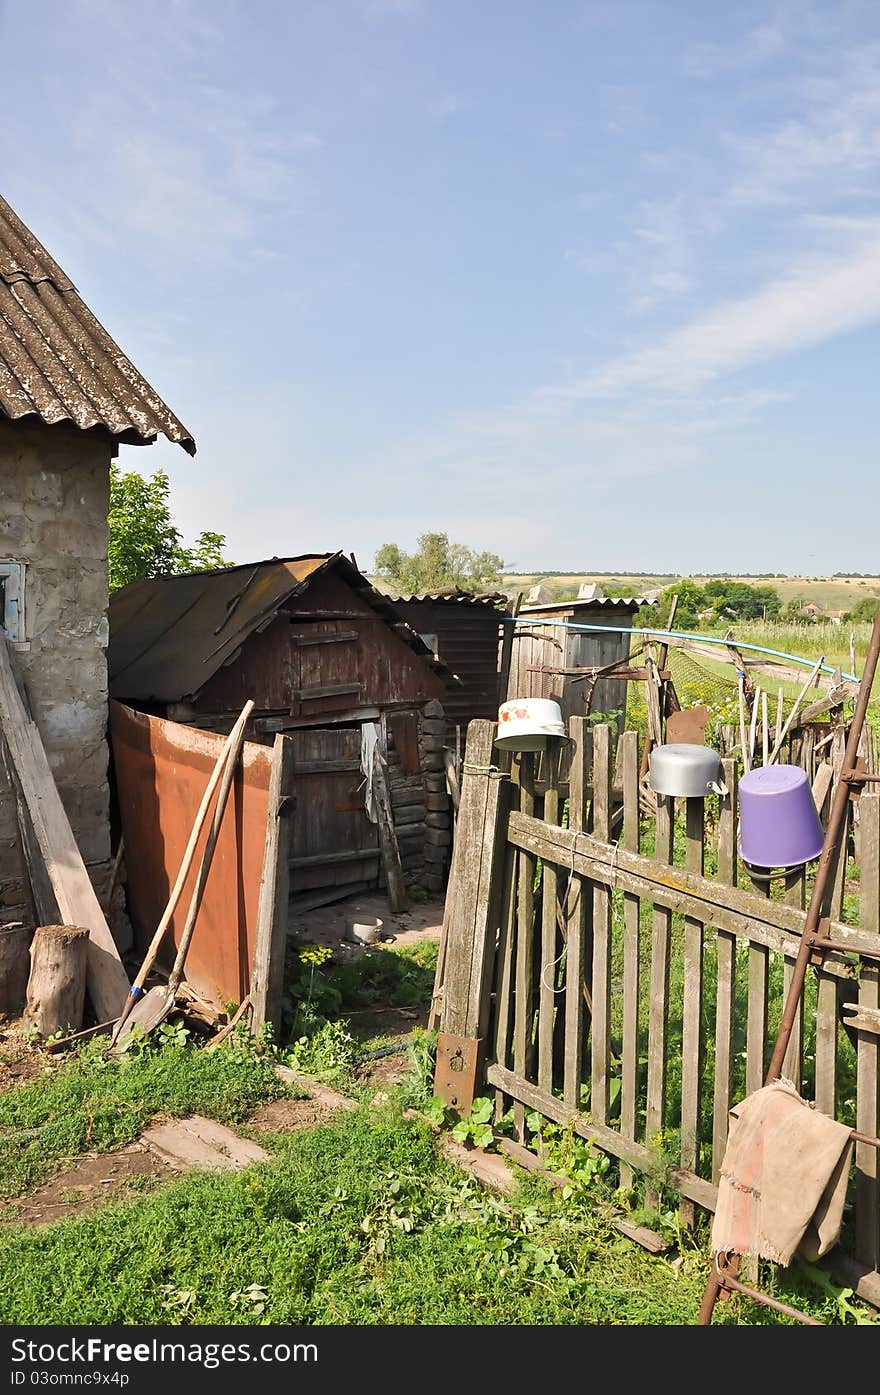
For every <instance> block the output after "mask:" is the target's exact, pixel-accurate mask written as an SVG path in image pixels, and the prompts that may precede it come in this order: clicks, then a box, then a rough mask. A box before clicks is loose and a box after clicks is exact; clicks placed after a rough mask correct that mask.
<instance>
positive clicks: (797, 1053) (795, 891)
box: [782, 868, 825, 1091]
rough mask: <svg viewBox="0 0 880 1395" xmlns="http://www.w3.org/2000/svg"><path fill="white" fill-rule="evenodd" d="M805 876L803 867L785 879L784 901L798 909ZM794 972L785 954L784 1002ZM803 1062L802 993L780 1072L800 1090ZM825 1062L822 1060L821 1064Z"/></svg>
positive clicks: (800, 903)
mask: <svg viewBox="0 0 880 1395" xmlns="http://www.w3.org/2000/svg"><path fill="white" fill-rule="evenodd" d="M806 886H807V877H806V872H805V871H804V870H803V868H802V869H801V870H800V871H799V872H794V873H793V874H792V876H790V877H787V878H786V880H785V893H784V894H785V902H786V905H788V906H795V907H797V909H798V910H799V911H802V910H803V909H804V904H805V896H806ZM793 973H794V958H793V957H792V956H791V955H788V954H787V955H786V956H785V958H784V960H783V969H782V1000H783V1002H785V1000H786V998H787V996H788V990H789V987H790V986H791V977H792V974H793ZM803 1063H804V1011H803V995H801V1001H800V1002H799V1003H798V1005H797V1012H796V1014H795V1019H794V1025H793V1026H792V1029H791V1040H790V1041H789V1043H788V1050H787V1051H786V1053H785V1059H784V1061H783V1063H782V1074H783V1075H784V1076H785V1078H786V1080H790V1081H791V1082H792V1084H793V1085H794V1086H795V1088H796V1089H797V1090H798V1091H800V1089H801V1085H802V1076H803ZM824 1064H825V1062H824V1061H823V1065H824ZM818 1069H819V1059H818V1056H817V1058H816V1070H817V1072H818Z"/></svg>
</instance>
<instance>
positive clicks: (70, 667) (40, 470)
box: [0, 423, 113, 919]
mask: <svg viewBox="0 0 880 1395" xmlns="http://www.w3.org/2000/svg"><path fill="white" fill-rule="evenodd" d="M112 453H113V447H112V443H111V442H110V441H102V440H100V439H98V438H95V437H91V436H88V435H85V434H83V433H81V432H77V431H74V430H69V429H67V428H65V427H53V428H46V427H28V428H25V429H22V428H19V427H15V426H12V425H11V424H9V423H0V560H3V561H6V560H10V561H17V562H25V563H26V564H27V573H26V582H25V615H24V624H25V634H24V641H25V642H24V644H19V645H17V646H16V654H15V658H14V662H15V663H16V666H17V668H18V670H19V672H20V673H21V674H22V675H23V677H24V680H25V684H26V687H27V692H28V696H29V699H30V702H31V708H32V711H33V715H34V718H35V720H36V723H37V726H38V727H39V729H40V733H41V735H42V738H43V742H44V744H45V746H46V750H47V753H48V756H49V762H50V764H51V766H52V770H53V773H54V775H55V779H56V781H57V784H58V788H59V790H60V792H61V797H62V800H63V801H64V806H65V808H66V810H67V813H68V816H69V818H70V822H71V825H72V827H73V831H74V834H75V836H76V839H77V842H78V844H79V848H80V851H81V853H82V855H83V858H84V860H85V862H86V864H87V865H88V864H91V865H92V866H93V868H94V871H95V874H96V876H95V880H96V881H98V882H100V880H101V879H102V878H101V868H100V866H99V865H100V864H102V863H106V861H107V859H108V858H109V856H110V830H109V788H108V783H107V766H108V748H107V738H106V730H107V661H106V647H107V617H106V608H107V505H108V494H109V467H110V459H111V455H112ZM15 826H16V825H15V804H14V800H13V797H12V793H11V790H10V789H9V786H8V784H7V781H6V777H5V774H4V773H3V771H2V769H0V918H2V919H9V918H10V917H11V916H12V914H13V913H14V911H15V910H16V909H17V908H18V907H19V906H20V905H21V902H22V890H21V883H20V869H19V865H18V854H17V850H16V836H15Z"/></svg>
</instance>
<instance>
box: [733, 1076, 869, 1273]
mask: <svg viewBox="0 0 880 1395" xmlns="http://www.w3.org/2000/svg"><path fill="white" fill-rule="evenodd" d="M851 1155H852V1138H851V1136H850V1131H849V1129H848V1128H846V1126H845V1125H844V1124H838V1123H837V1122H836V1121H835V1120H834V1119H829V1118H828V1116H827V1115H826V1114H820V1113H819V1112H818V1111H817V1110H816V1109H814V1108H813V1107H812V1106H811V1105H809V1104H808V1103H807V1102H806V1100H803V1099H801V1097H800V1095H799V1094H798V1092H797V1090H796V1089H795V1087H794V1085H793V1084H792V1083H791V1081H790V1080H774V1081H773V1082H772V1083H771V1084H769V1085H765V1086H763V1087H762V1089H760V1090H756V1091H755V1092H754V1093H753V1094H751V1095H749V1096H748V1098H747V1099H744V1100H743V1101H742V1103H741V1104H738V1105H736V1106H735V1107H734V1108H733V1109H732V1110H731V1111H730V1135H729V1137H728V1140H727V1148H726V1150H725V1153H724V1161H723V1163H722V1164H721V1178H720V1181H719V1184H718V1207H717V1210H716V1212H715V1220H714V1222H713V1225H712V1250H713V1251H714V1252H715V1253H719V1254H720V1253H724V1254H738V1255H754V1256H757V1257H758V1258H759V1259H772V1260H775V1261H776V1263H777V1264H789V1263H790V1262H791V1259H792V1256H793V1255H794V1253H795V1251H796V1250H799V1251H800V1253H801V1254H802V1255H803V1256H804V1257H805V1258H806V1259H808V1260H815V1259H818V1258H819V1256H820V1255H824V1254H825V1253H826V1252H827V1251H828V1250H830V1249H831V1248H832V1246H834V1245H836V1244H837V1240H838V1236H839V1235H840V1225H841V1221H842V1219H843V1204H844V1200H845V1198H846V1187H847V1179H848V1176H849V1164H850V1158H851Z"/></svg>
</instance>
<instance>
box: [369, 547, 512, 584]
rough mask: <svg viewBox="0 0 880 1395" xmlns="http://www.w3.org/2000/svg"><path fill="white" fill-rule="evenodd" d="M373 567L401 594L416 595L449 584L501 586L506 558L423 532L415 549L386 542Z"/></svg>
mask: <svg viewBox="0 0 880 1395" xmlns="http://www.w3.org/2000/svg"><path fill="white" fill-rule="evenodd" d="M373 569H374V572H375V575H376V576H377V577H378V578H379V579H380V580H381V581H384V582H385V583H386V585H388V586H391V587H393V588H394V590H395V591H396V592H397V593H398V594H399V595H402V596H416V595H420V594H422V593H423V592H426V591H441V590H443V589H444V588H445V587H448V586H455V587H457V588H458V589H459V590H460V591H471V592H477V591H485V590H487V589H488V588H490V587H492V586H498V585H499V583H500V581H501V574H502V572H503V571H504V561H503V559H502V558H501V557H499V556H498V555H497V554H496V553H494V552H474V551H473V550H472V549H471V548H469V547H465V546H464V544H463V543H451V542H450V541H449V535H448V534H447V533H422V534H421V536H420V537H419V538H418V548H417V550H416V551H415V552H411V553H410V552H404V551H403V550H402V549H401V548H400V547H398V546H397V543H385V544H384V545H383V546H382V547H380V548H379V551H378V552H377V553H376V560H375V563H374V568H373Z"/></svg>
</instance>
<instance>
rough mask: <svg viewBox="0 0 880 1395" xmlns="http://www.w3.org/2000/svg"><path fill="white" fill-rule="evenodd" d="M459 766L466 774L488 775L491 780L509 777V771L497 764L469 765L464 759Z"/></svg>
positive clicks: (507, 778)
mask: <svg viewBox="0 0 880 1395" xmlns="http://www.w3.org/2000/svg"><path fill="white" fill-rule="evenodd" d="M461 768H462V771H463V772H464V773H465V774H467V775H488V776H489V777H490V778H491V779H493V780H509V779H510V772H509V771H507V770H502V769H501V768H500V767H499V766H497V765H471V764H470V762H469V761H464V762H463V763H462V767H461Z"/></svg>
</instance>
